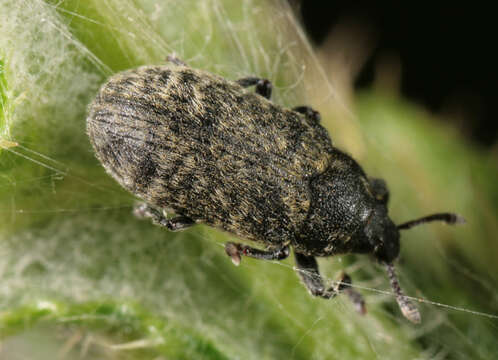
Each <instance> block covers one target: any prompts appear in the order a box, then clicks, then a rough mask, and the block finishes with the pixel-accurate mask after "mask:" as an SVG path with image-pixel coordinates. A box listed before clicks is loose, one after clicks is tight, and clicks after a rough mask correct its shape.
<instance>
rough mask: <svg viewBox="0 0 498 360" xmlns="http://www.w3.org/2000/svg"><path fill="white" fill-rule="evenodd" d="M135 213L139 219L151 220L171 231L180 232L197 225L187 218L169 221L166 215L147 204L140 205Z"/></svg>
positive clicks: (179, 217) (135, 209)
mask: <svg viewBox="0 0 498 360" xmlns="http://www.w3.org/2000/svg"><path fill="white" fill-rule="evenodd" d="M133 213H134V214H135V216H137V217H139V218H150V219H151V220H152V223H154V224H156V225H159V226H163V227H165V228H167V229H168V230H170V231H180V230H185V229H187V228H189V227H190V226H192V225H194V224H195V221H194V220H192V219H190V218H189V217H186V216H176V217H174V218H172V219H167V218H166V216H164V214H163V213H162V212H161V211H159V210H157V209H154V208H153V207H151V206H150V205H148V204H146V203H141V204H138V205H137V206H135V207H134V209H133Z"/></svg>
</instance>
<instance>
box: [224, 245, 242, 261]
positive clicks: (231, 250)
mask: <svg viewBox="0 0 498 360" xmlns="http://www.w3.org/2000/svg"><path fill="white" fill-rule="evenodd" d="M225 252H226V253H227V255H228V256H230V258H231V259H232V262H233V264H234V265H235V266H239V265H240V260H241V258H240V252H239V248H238V247H237V245H235V244H234V243H231V242H228V243H226V244H225Z"/></svg>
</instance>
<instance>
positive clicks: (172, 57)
mask: <svg viewBox="0 0 498 360" xmlns="http://www.w3.org/2000/svg"><path fill="white" fill-rule="evenodd" d="M166 61H169V62H171V63H173V64H175V65H177V66H188V65H187V63H186V62H185V61H183V60H180V59H179V58H177V57H176V54H171V55H168V56H166Z"/></svg>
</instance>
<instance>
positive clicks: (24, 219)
mask: <svg viewBox="0 0 498 360" xmlns="http://www.w3.org/2000/svg"><path fill="white" fill-rule="evenodd" d="M286 4H287V2H286V1H283V0H282V1H262V0H261V1H260V0H244V1H230V0H199V1H194V0H184V1H173V0H167V1H157V0H155V1H154V0H135V1H132V0H104V1H102V0H87V1H78V0H65V1H48V0H47V1H41V0H29V1H28V0H18V1H10V0H0V213H1V216H0V359H2V360H3V359H18V358H19V359H20V358H33V359H53V358H55V356H58V358H61V359H75V358H79V359H96V358H99V359H145V360H147V359H296V360H298V359H494V358H496V354H497V353H498V343H497V342H496V338H497V337H498V330H497V329H498V320H497V316H496V315H497V314H498V295H497V294H498V292H497V291H496V289H497V285H498V262H497V261H496V258H497V257H498V241H497V235H496V234H498V222H497V214H498V165H497V163H498V161H497V156H496V153H495V154H492V153H487V152H485V151H483V150H481V149H479V148H476V147H474V146H472V145H471V144H468V143H466V142H465V141H464V140H463V139H462V138H461V137H460V136H459V135H458V133H457V132H456V131H455V130H453V129H452V128H450V127H449V126H446V125H444V124H441V123H438V122H435V121H434V119H432V117H433V116H434V115H431V114H429V113H427V112H425V111H424V110H422V109H420V108H419V107H417V106H416V105H414V104H410V103H408V102H406V101H404V100H403V99H400V98H398V97H392V96H387V95H385V94H380V93H376V92H373V91H371V92H367V93H364V94H360V95H358V96H357V97H356V98H355V101H354V104H353V105H346V103H345V102H344V101H342V100H341V94H339V93H338V92H337V91H336V89H335V87H334V86H333V83H334V82H333V80H334V74H326V73H325V72H324V71H323V70H321V69H322V68H321V65H320V63H319V62H318V60H317V58H316V56H315V55H314V52H313V49H312V48H311V46H310V45H309V43H308V42H307V41H306V39H305V37H304V36H303V32H302V30H301V29H300V28H299V25H298V24H297V22H296V20H295V19H294V18H293V17H292V16H291V12H290V10H289V8H288V7H287V5H286ZM172 53H175V54H176V55H177V56H178V57H180V58H181V59H183V60H184V61H186V62H187V63H188V64H190V65H191V66H193V67H197V68H201V69H204V70H208V71H211V72H214V73H217V74H219V75H222V76H225V77H226V78H228V79H234V80H235V79H237V78H240V77H243V76H248V75H257V76H261V77H265V78H268V79H269V80H270V81H272V82H273V84H274V85H275V88H274V96H273V101H275V102H277V103H279V104H282V105H284V106H288V107H292V106H296V105H301V104H306V103H311V104H313V106H314V107H315V108H317V109H318V110H320V111H321V113H322V119H323V120H322V122H323V124H324V126H326V127H327V128H328V129H329V131H330V134H331V136H332V139H333V141H334V142H335V144H337V145H338V146H339V147H341V148H342V149H344V150H346V151H348V152H349V153H351V154H352V155H353V156H354V157H355V158H356V159H357V160H358V161H359V162H360V163H361V164H362V165H363V166H364V168H365V170H366V171H367V172H368V173H369V174H371V175H372V176H376V177H383V178H385V179H386V181H387V183H388V185H389V187H390V189H391V204H390V213H391V217H392V218H393V220H394V221H395V222H399V223H400V222H403V221H406V220H410V219H413V218H416V217H419V216H422V215H426V214H428V213H431V212H439V211H446V210H448V211H454V212H457V213H459V214H461V215H463V216H464V217H465V218H466V219H467V224H465V225H463V226H459V227H448V226H445V225H441V224H431V225H427V226H424V227H420V228H417V229H413V230H411V231H409V232H406V233H403V234H402V240H401V241H402V251H401V256H400V259H399V261H398V262H397V264H396V266H397V270H398V274H399V276H400V281H401V283H402V285H403V287H404V289H405V292H406V293H407V294H409V295H411V296H414V297H416V298H417V299H418V301H419V303H418V306H419V308H420V309H421V313H422V323H421V324H420V325H413V324H411V323H409V322H408V321H407V320H406V319H404V318H403V317H402V315H401V314H400V312H399V309H398V308H397V305H396V303H395V299H394V296H393V294H392V293H391V291H390V288H389V284H388V280H387V276H386V274H385V273H384V271H383V269H382V267H381V266H379V265H378V264H376V263H375V262H374V261H372V260H371V259H370V258H369V257H368V256H351V255H349V256H348V255H346V256H341V257H335V258H324V259H320V266H321V269H322V272H323V274H324V276H325V278H326V280H327V282H328V283H332V282H333V281H334V279H335V276H336V275H335V274H336V273H337V272H338V271H340V270H342V269H344V270H346V271H347V272H348V273H349V274H350V275H352V277H353V283H354V284H355V285H356V286H357V287H358V288H357V290H358V291H360V292H361V293H362V294H363V296H364V297H365V299H366V302H367V306H368V313H367V314H366V315H364V316H361V315H359V314H357V313H356V312H355V310H354V309H353V306H352V305H351V304H350V303H349V302H348V301H347V298H345V297H342V296H339V297H337V298H336V299H334V300H331V301H326V300H321V299H316V298H312V297H311V296H310V295H309V294H308V293H307V292H306V290H305V288H304V287H303V286H302V285H301V284H300V282H299V280H298V278H297V277H296V275H295V273H294V271H293V259H292V258H290V259H287V260H285V261H283V262H281V263H277V262H263V261H258V260H252V259H246V258H244V259H243V261H242V264H241V266H239V267H235V266H233V265H232V263H231V261H230V259H229V258H228V257H227V256H226V255H225V253H224V250H223V244H224V242H226V241H233V240H235V239H234V238H233V237H231V236H230V235H229V234H226V233H222V232H221V231H218V230H215V229H211V228H208V227H205V226H196V227H194V228H192V229H189V230H187V231H184V232H181V233H170V232H167V231H165V230H164V229H161V228H158V227H155V226H153V225H152V224H150V223H149V222H147V221H140V220H138V219H136V218H134V217H133V216H132V208H133V205H134V203H135V201H136V199H134V198H133V196H132V195H131V194H129V193H127V192H125V191H124V190H122V189H121V188H120V187H119V186H118V185H117V184H116V183H115V182H114V181H113V180H112V179H111V178H110V177H109V176H108V175H107V174H106V173H105V171H104V170H103V168H102V166H101V165H100V164H99V163H98V161H97V160H96V158H95V156H94V154H93V151H92V148H91V146H90V143H89V140H88V138H87V136H86V132H85V125H86V124H85V118H86V109H87V105H88V104H89V103H90V102H91V100H92V99H93V97H94V96H95V94H96V92H97V90H98V88H99V86H100V85H101V84H102V83H103V82H104V81H105V80H106V79H107V78H108V77H109V76H111V75H112V74H114V73H116V72H119V71H121V70H124V69H128V68H132V67H137V66H140V65H144V64H161V63H164V62H165V58H166V56H167V55H169V54H172ZM317 88H320V89H321V90H320V91H316V89H317ZM338 114H341V115H340V116H339V115H338ZM436 124H438V125H436Z"/></svg>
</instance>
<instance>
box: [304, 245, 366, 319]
mask: <svg viewBox="0 0 498 360" xmlns="http://www.w3.org/2000/svg"><path fill="white" fill-rule="evenodd" d="M294 257H295V260H296V272H297V273H298V275H299V277H300V278H301V280H302V281H303V283H304V286H306V288H307V289H308V291H309V292H310V294H311V295H313V296H319V297H322V298H324V299H330V298H333V297H335V296H336V295H338V294H339V293H340V292H344V293H346V295H347V296H348V297H349V299H350V300H351V302H352V303H353V305H354V306H355V309H356V311H358V312H359V313H360V314H365V313H366V308H365V301H364V300H363V297H362V296H361V295H360V294H359V293H358V292H356V291H355V290H353V289H352V288H351V277H350V276H349V275H347V274H345V273H341V276H340V278H339V280H338V281H336V283H335V285H334V286H332V287H330V288H328V289H325V287H324V286H323V281H322V276H321V275H320V271H319V270H318V263H317V262H316V259H315V257H314V256H308V255H304V254H300V253H298V252H295V251H294Z"/></svg>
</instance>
